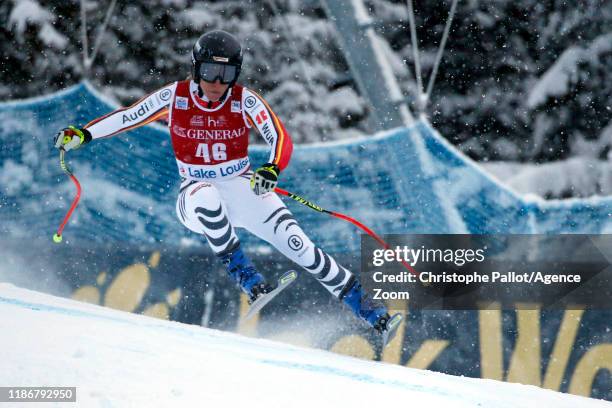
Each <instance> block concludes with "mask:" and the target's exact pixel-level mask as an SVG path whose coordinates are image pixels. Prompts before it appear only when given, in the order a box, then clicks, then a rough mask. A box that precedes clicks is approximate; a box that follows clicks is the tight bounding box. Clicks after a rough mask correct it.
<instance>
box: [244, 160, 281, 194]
mask: <svg viewBox="0 0 612 408" xmlns="http://www.w3.org/2000/svg"><path fill="white" fill-rule="evenodd" d="M279 173H280V169H279V168H278V166H277V165H276V164H271V163H266V164H264V165H263V166H261V167H260V168H258V169H257V170H255V172H254V173H253V176H252V177H251V189H252V190H253V191H254V192H255V194H256V195H261V194H265V193H268V192H270V191H273V190H274V188H275V187H276V185H277V184H278V174H279Z"/></svg>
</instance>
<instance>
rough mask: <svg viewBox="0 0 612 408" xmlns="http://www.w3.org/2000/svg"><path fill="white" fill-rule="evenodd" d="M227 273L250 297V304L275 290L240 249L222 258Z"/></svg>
mask: <svg viewBox="0 0 612 408" xmlns="http://www.w3.org/2000/svg"><path fill="white" fill-rule="evenodd" d="M220 258H221V262H223V264H224V265H225V268H226V269H227V273H228V275H229V276H230V278H232V280H233V281H234V282H236V283H237V284H238V286H240V289H241V290H242V291H243V292H244V293H246V294H247V295H248V296H249V303H253V302H254V301H255V300H257V298H258V297H259V296H261V295H262V294H265V293H268V292H270V291H272V290H273V288H272V286H270V285H268V284H267V283H266V280H265V278H264V277H263V276H262V275H261V274H260V273H259V272H258V271H257V269H255V266H253V264H252V263H251V260H250V259H249V258H248V257H247V256H246V255H245V254H244V252H242V248H240V247H238V248H236V249H235V250H233V251H232V252H228V253H226V254H224V255H222V256H220Z"/></svg>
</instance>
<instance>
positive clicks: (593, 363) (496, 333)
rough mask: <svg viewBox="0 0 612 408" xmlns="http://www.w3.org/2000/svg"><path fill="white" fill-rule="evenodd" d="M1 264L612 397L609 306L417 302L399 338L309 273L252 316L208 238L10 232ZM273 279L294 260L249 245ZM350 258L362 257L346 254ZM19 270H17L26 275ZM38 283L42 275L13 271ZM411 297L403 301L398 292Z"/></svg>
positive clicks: (157, 302) (259, 324) (119, 299)
mask: <svg viewBox="0 0 612 408" xmlns="http://www.w3.org/2000/svg"><path fill="white" fill-rule="evenodd" d="M3 248H4V251H5V252H4V254H5V257H4V265H5V267H6V268H9V269H10V268H19V267H23V265H27V266H28V268H30V269H31V271H32V272H34V273H35V276H36V278H37V279H39V280H40V281H47V282H49V281H56V283H58V282H59V284H56V285H55V286H54V287H53V288H48V290H50V291H51V292H55V294H59V295H63V296H67V297H72V298H76V299H80V300H83V301H88V302H92V303H97V304H101V305H105V306H109V307H113V308H117V309H121V310H126V311H130V312H135V313H143V314H147V315H150V316H154V317H158V318H165V319H171V320H176V321H181V322H184V323H189V324H196V325H205V326H208V327H212V328H217V329H221V330H230V331H238V332H243V333H246V334H250V335H257V336H262V337H268V338H276V339H285V340H288V341H292V342H294V343H299V344H302V345H306V346H311V347H317V348H322V349H327V350H333V351H336V352H341V353H345V354H350V355H355V356H359V357H363V358H369V359H376V360H383V361H387V362H391V363H395V364H400V365H403V366H409V367H416V368H422V369H429V370H434V371H440V372H444V373H448V374H453V375H465V376H469V377H483V378H492V379H498V380H503V381H512V382H520V383H524V384H534V385H538V386H542V387H545V388H550V389H553V390H559V391H563V392H571V393H575V394H581V395H586V396H591V397H594V398H601V399H607V400H612V391H611V390H612V379H611V377H610V371H609V370H610V367H611V366H612V333H611V332H610V327H609V322H610V321H612V319H611V318H612V312H611V311H609V310H587V311H581V310H554V311H548V310H547V311H541V310H538V309H537V308H530V309H520V310H510V311H508V310H505V311H501V310H482V311H457V310H455V311H448V310H422V311H417V310H410V308H409V305H408V303H407V302H405V301H398V303H395V304H394V305H393V307H394V308H395V309H399V310H402V311H403V312H404V313H405V314H406V315H407V319H406V321H405V323H404V324H403V326H402V327H401V328H400V333H399V335H398V338H397V340H396V341H395V342H393V343H391V344H390V345H389V346H388V347H387V348H386V349H385V350H381V347H380V338H379V337H378V336H376V335H374V334H373V333H372V332H371V330H369V329H368V328H367V327H366V326H365V325H364V324H362V323H361V322H359V321H357V320H356V319H355V318H354V316H353V315H352V314H351V312H350V311H348V310H347V309H346V308H344V307H343V305H342V304H340V302H338V301H337V300H335V299H333V298H331V296H330V295H329V294H328V292H327V291H326V290H324V289H323V288H322V287H321V286H320V285H319V284H318V283H317V282H316V281H315V279H313V278H312V276H310V275H309V274H308V273H307V272H301V271H300V276H299V278H298V281H297V283H296V284H295V285H294V286H293V287H292V288H291V289H290V290H288V291H286V293H283V294H281V295H280V296H279V297H278V298H277V299H275V301H274V302H273V303H271V304H270V305H268V306H266V308H265V309H264V310H263V311H261V313H260V314H259V315H257V316H256V317H255V318H254V319H253V320H252V321H249V322H245V321H243V320H241V319H240V317H241V315H242V314H243V313H244V311H245V306H246V303H245V300H246V299H245V298H244V297H241V295H240V293H239V291H238V289H237V288H236V287H235V286H234V284H233V283H232V282H231V281H230V280H229V278H228V277H227V276H225V272H224V270H223V268H222V266H221V265H220V263H219V262H218V260H217V259H216V258H215V257H214V256H213V255H211V253H210V251H209V250H208V248H206V246H205V242H202V246H201V247H191V248H173V247H161V246H131V245H124V244H121V245H118V244H109V245H93V246H91V247H88V248H77V247H75V246H74V244H69V245H59V246H58V245H53V244H47V243H37V242H27V243H24V242H17V241H10V242H6V243H3ZM251 256H252V257H253V259H254V262H255V263H256V265H257V266H258V267H259V269H260V270H261V271H262V272H264V274H265V275H266V276H268V278H269V279H270V280H272V279H273V277H275V276H278V275H280V273H282V272H283V271H285V270H287V269H290V268H294V265H291V264H290V263H288V262H285V261H284V260H283V259H281V258H280V256H277V255H267V256H262V255H260V254H251ZM339 261H340V262H341V263H342V264H344V265H345V266H347V267H348V268H349V269H354V268H357V267H358V265H359V259H358V257H344V258H339ZM21 275H22V274H20V276H21ZM12 281H13V283H15V284H17V285H20V286H26V287H28V286H30V287H33V288H36V284H37V283H36V282H26V281H24V280H23V279H21V280H20V278H19V277H14V278H13V279H12ZM402 302H404V303H402Z"/></svg>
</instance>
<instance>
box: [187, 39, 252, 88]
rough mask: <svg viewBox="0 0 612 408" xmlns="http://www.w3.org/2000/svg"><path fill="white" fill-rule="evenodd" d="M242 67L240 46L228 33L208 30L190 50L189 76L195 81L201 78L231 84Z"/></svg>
mask: <svg viewBox="0 0 612 408" xmlns="http://www.w3.org/2000/svg"><path fill="white" fill-rule="evenodd" d="M241 68H242V47H241V46H240V42H239V41H238V40H237V39H236V37H234V36H233V35H231V34H230V33H228V32H226V31H222V30H215V31H209V32H207V33H206V34H204V35H202V36H201V37H200V38H198V41H196V43H195V45H194V46H193V51H192V52H191V76H192V77H193V80H194V81H195V82H196V83H199V82H200V79H203V80H204V81H207V82H214V81H216V80H217V79H218V80H219V81H221V83H223V84H229V86H230V87H231V86H233V85H234V84H235V83H236V80H237V79H238V75H240V69H241Z"/></svg>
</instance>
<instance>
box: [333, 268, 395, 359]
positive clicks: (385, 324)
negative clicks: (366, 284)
mask: <svg viewBox="0 0 612 408" xmlns="http://www.w3.org/2000/svg"><path fill="white" fill-rule="evenodd" d="M340 299H341V300H342V301H343V302H344V303H345V304H346V305H347V306H348V307H350V308H351V310H352V311H353V313H355V314H356V315H357V316H359V317H360V318H361V319H363V320H365V321H366V322H367V323H368V324H369V325H370V326H372V328H374V330H376V331H377V332H378V333H379V334H381V335H382V336H383V347H384V346H386V345H387V343H389V341H391V340H392V339H393V337H395V334H396V332H397V329H398V327H399V323H400V322H401V320H402V315H401V314H399V313H396V314H394V315H393V316H390V315H389V313H388V311H387V308H386V307H385V305H384V304H383V303H382V302H379V301H376V300H374V299H372V297H371V296H370V295H369V294H368V293H366V292H365V291H364V290H363V288H362V287H361V283H359V281H358V280H357V279H353V280H352V282H350V281H349V282H348V283H347V288H346V289H345V290H344V291H343V293H342V294H341V295H340Z"/></svg>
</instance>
